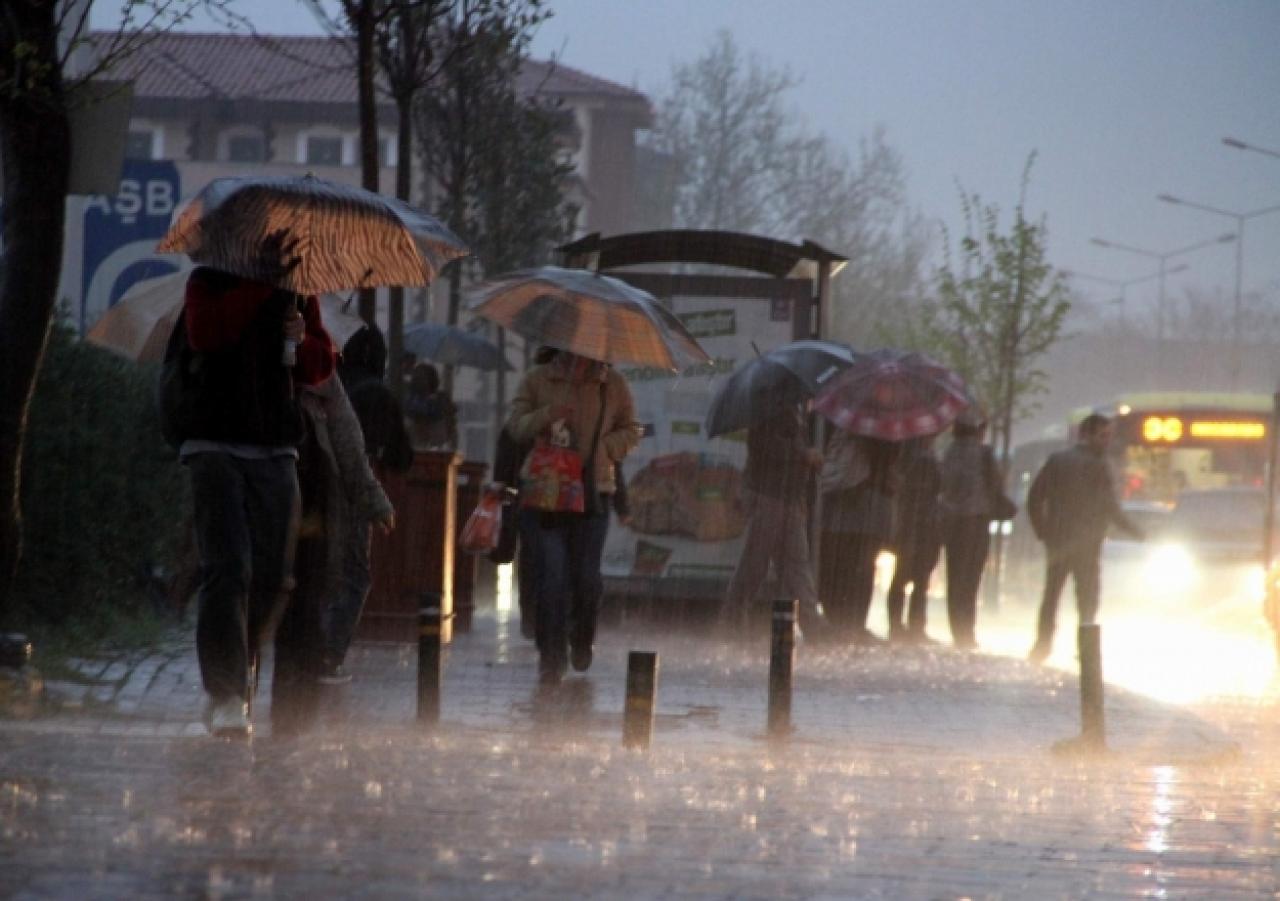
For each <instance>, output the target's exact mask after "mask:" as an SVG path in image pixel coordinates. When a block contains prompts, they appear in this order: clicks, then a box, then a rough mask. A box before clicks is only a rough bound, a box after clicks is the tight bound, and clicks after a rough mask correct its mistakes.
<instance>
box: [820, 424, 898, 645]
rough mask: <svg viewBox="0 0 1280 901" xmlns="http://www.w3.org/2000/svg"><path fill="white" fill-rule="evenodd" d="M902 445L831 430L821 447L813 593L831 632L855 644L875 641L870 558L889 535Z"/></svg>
mask: <svg viewBox="0 0 1280 901" xmlns="http://www.w3.org/2000/svg"><path fill="white" fill-rule="evenodd" d="M901 454H902V445H901V444H899V443H896V442H890V441H881V440H879V439H876V438H865V437H859V436H856V435H852V434H850V433H848V432H846V431H844V430H843V429H837V430H836V431H835V432H834V433H833V434H832V436H831V439H830V440H829V441H828V443H827V452H826V463H825V465H824V466H823V470H822V476H821V480H820V485H821V489H822V556H821V558H820V564H819V568H820V575H819V580H818V584H819V590H820V591H821V592H822V606H823V610H824V611H825V612H826V614H827V620H828V621H829V622H830V623H831V626H832V628H833V630H835V631H836V632H837V634H838V635H840V636H841V637H844V638H847V639H848V640H849V641H851V642H852V643H853V644H855V645H864V646H866V645H876V644H879V643H880V642H881V639H880V638H879V637H878V636H877V635H875V634H874V633H872V632H871V630H870V629H868V628H867V616H868V614H869V613H870V611H871V599H872V595H873V594H874V593H875V585H876V559H877V558H878V557H879V556H880V552H881V551H882V550H884V549H885V548H886V547H887V546H888V544H889V541H890V540H891V538H892V536H893V518H894V497H895V495H896V494H897V491H898V487H899V483H900V481H901V472H900V469H899V462H900V458H901Z"/></svg>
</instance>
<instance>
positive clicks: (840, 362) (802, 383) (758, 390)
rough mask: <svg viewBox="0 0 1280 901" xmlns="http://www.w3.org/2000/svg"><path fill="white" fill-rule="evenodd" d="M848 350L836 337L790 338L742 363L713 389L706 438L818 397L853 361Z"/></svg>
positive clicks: (735, 429) (852, 355)
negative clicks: (823, 387) (744, 363)
mask: <svg viewBox="0 0 1280 901" xmlns="http://www.w3.org/2000/svg"><path fill="white" fill-rule="evenodd" d="M855 356H856V355H855V353H854V351H853V349H852V348H850V347H848V346H847V345H844V344H837V343H835V342H834V341H793V342H792V343H790V344H784V345H783V346H782V347H779V348H776V349H775V350H771V351H769V352H768V353H767V354H764V355H763V356H760V357H757V358H756V359H754V360H752V361H750V362H749V363H747V364H746V365H744V366H742V367H740V368H739V369H738V370H737V371H736V372H735V373H734V374H733V375H732V376H730V378H729V380H728V381H727V382H725V383H724V385H723V386H721V388H720V390H719V391H718V392H716V396H715V397H714V398H713V399H712V401H711V409H710V410H709V411H708V412H707V420H706V429H707V436H708V437H711V438H714V437H715V436H716V435H726V434H728V433H730V432H736V431H738V430H739V429H744V428H747V427H749V426H750V425H752V424H753V423H755V422H759V421H760V420H762V419H767V418H768V417H769V416H771V415H773V414H774V413H776V412H778V410H779V409H780V408H782V407H785V406H787V405H789V404H794V403H799V402H800V401H803V400H807V399H808V398H811V397H813V396H814V395H816V394H817V393H818V392H819V391H820V390H821V389H822V386H823V385H825V384H826V383H827V382H829V381H830V380H831V379H833V378H834V377H835V376H836V375H837V374H839V373H840V372H841V371H843V370H844V369H846V368H847V367H849V366H851V365H853V362H854V359H855Z"/></svg>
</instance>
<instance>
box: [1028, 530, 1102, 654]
mask: <svg viewBox="0 0 1280 901" xmlns="http://www.w3.org/2000/svg"><path fill="white" fill-rule="evenodd" d="M1101 554H1102V543H1101V542H1100V541H1099V542H1085V543H1083V544H1080V545H1077V546H1075V547H1069V548H1054V547H1049V548H1046V555H1047V560H1046V562H1045V569H1044V597H1043V598H1042V599H1041V601H1040V622H1039V624H1038V625H1037V627H1036V644H1037V645H1039V646H1041V647H1043V648H1045V649H1049V648H1052V647H1053V633H1054V630H1055V629H1056V627H1057V623H1058V599H1059V598H1061V597H1062V588H1063V586H1064V585H1066V583H1067V576H1068V575H1070V576H1071V578H1072V580H1073V581H1074V582H1075V586H1076V608H1077V610H1078V611H1079V614H1080V625H1082V626H1083V625H1088V624H1089V623H1092V622H1095V621H1096V620H1097V618H1098V597H1099V591H1100V588H1101V575H1100V566H1099V563H1098V558H1099V557H1100V556H1101Z"/></svg>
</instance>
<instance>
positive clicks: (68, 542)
mask: <svg viewBox="0 0 1280 901" xmlns="http://www.w3.org/2000/svg"><path fill="white" fill-rule="evenodd" d="M156 375H157V373H156V367H155V366H154V365H151V366H140V365H137V364H134V363H131V362H129V361H127V360H123V359H120V358H118V357H116V356H115V355H113V354H111V353H109V352H107V351H105V350H102V349H100V348H97V347H94V346H92V345H88V344H83V343H80V342H78V341H77V340H76V338H75V336H74V334H73V333H72V332H71V330H70V329H68V328H66V327H64V326H61V325H55V326H54V329H53V332H52V334H51V335H50V338H49V348H48V352H47V354H46V356H45V362H44V367H43V369H42V370H41V372H40V377H39V379H38V381H37V383H36V393H35V399H34V402H33V403H32V409H31V418H30V421H29V423H28V428H27V436H26V453H25V456H24V465H23V474H22V507H23V518H24V525H25V528H24V536H25V538H24V554H23V559H22V564H21V567H20V569H19V573H18V583H17V586H16V587H17V596H18V603H19V606H20V608H21V610H22V611H23V612H24V613H25V616H23V619H25V620H26V621H27V624H28V625H29V626H32V627H34V628H35V629H36V630H37V631H45V630H47V629H49V628H52V629H53V630H54V631H55V632H58V631H64V632H65V631H67V630H74V631H77V632H87V633H89V634H91V635H93V634H97V635H98V637H101V638H111V637H117V638H118V637H119V635H118V634H114V633H119V632H120V631H121V629H120V628H119V627H121V626H126V627H130V626H137V625H139V624H143V622H144V621H146V620H155V619H156V616H155V614H156V613H157V612H158V608H161V607H162V606H163V601H162V600H161V598H160V595H161V594H162V592H160V591H158V590H157V588H158V580H157V574H161V573H165V572H171V571H172V570H173V568H174V566H175V556H176V553H177V549H178V547H179V545H180V544H181V541H182V538H183V531H184V529H185V528H187V526H186V523H187V515H188V510H189V508H190V504H189V502H188V489H187V484H186V479H185V477H184V473H183V471H182V468H181V466H179V465H178V463H177V460H176V455H175V454H174V453H173V451H172V450H171V449H170V448H169V447H168V446H167V445H166V444H165V443H164V439H163V438H162V437H161V435H160V427H159V423H158V421H157V417H156V409H155V383H156ZM124 631H126V632H129V631H136V630H133V629H125V630H124ZM108 632H111V633H113V634H111V635H108V634H106V633H108Z"/></svg>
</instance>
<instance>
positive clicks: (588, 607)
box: [520, 504, 609, 670]
mask: <svg viewBox="0 0 1280 901" xmlns="http://www.w3.org/2000/svg"><path fill="white" fill-rule="evenodd" d="M598 508H599V512H597V513H591V514H578V513H555V514H543V513H538V512H536V511H530V510H524V511H521V519H520V526H521V535H520V540H521V542H522V543H524V542H527V543H526V544H524V547H525V549H527V550H531V551H532V552H533V554H534V571H533V581H534V585H535V588H534V607H535V609H536V615H537V642H538V651H539V653H540V654H541V656H542V666H543V668H544V669H549V668H553V669H557V670H563V669H564V668H565V665H566V661H567V659H568V648H569V647H574V648H584V649H586V648H590V647H591V645H592V643H593V642H594V641H595V637H596V617H597V615H598V614H599V611H600V596H601V594H603V593H604V580H603V579H602V578H601V577H600V558H601V555H602V554H603V553H604V540H605V536H606V535H607V534H608V532H609V512H608V505H607V504H600V505H598Z"/></svg>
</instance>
